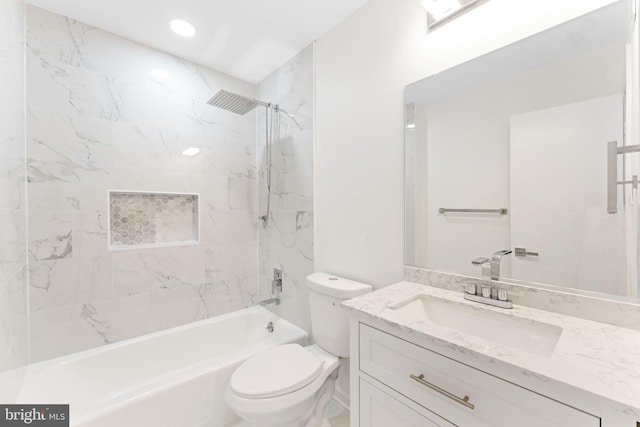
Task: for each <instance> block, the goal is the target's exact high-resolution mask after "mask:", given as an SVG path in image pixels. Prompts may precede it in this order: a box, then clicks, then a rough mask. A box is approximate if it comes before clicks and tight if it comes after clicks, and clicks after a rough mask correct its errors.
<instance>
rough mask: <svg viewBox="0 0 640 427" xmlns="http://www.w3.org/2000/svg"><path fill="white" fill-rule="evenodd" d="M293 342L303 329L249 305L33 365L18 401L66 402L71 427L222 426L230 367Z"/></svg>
mask: <svg viewBox="0 0 640 427" xmlns="http://www.w3.org/2000/svg"><path fill="white" fill-rule="evenodd" d="M268 322H273V324H274V328H275V329H274V331H273V333H270V332H268V331H267V329H266V327H267V323H268ZM290 342H297V343H299V344H301V345H306V344H307V333H306V332H305V331H303V330H302V329H300V328H298V327H296V326H294V325H292V324H291V323H289V322H287V321H285V320H284V319H280V318H279V317H277V316H275V315H274V314H272V313H271V312H269V311H268V310H265V309H264V308H262V307H251V308H248V309H245V310H241V311H237V312H234V313H230V314H226V315H223V316H218V317H215V318H212V319H208V320H203V321H200V322H196V323H192V324H189V325H185V326H180V327H177V328H173V329H169V330H166V331H162V332H157V333H153V334H150V335H145V336H142V337H139V338H135V339H131V340H127V341H123V342H120V343H116V344H111V345H108V346H105V347H101V348H97V349H93V350H88V351H83V352H81V353H77V354H73V355H70V356H64V357H61V358H58V359H54V360H49V361H45V362H41V363H37V364H34V365H31V366H29V368H28V371H27V376H26V379H25V383H24V387H23V389H22V393H21V395H20V398H19V402H21V403H48V404H53V403H68V404H70V405H71V406H70V411H71V416H70V419H71V425H72V426H74V427H116V426H117V427H147V426H148V427H196V426H197V427H205V426H206V427H222V426H224V425H225V424H228V423H230V422H232V421H234V420H235V419H236V417H235V415H234V414H233V412H231V410H230V409H229V408H228V407H227V405H226V403H225V400H224V392H225V389H226V387H227V384H228V382H229V378H230V377H231V374H232V373H233V371H234V369H235V368H236V367H237V366H238V365H239V364H240V363H242V361H244V360H246V359H247V358H248V357H249V356H251V355H253V354H255V353H257V352H260V351H262V350H264V349H267V348H269V347H272V346H275V345H279V344H283V343H290ZM265 369H269V367H268V366H266V367H265Z"/></svg>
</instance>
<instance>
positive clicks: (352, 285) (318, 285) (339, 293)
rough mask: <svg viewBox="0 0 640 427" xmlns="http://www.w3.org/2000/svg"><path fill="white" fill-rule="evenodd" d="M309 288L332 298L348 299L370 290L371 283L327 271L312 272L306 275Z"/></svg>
mask: <svg viewBox="0 0 640 427" xmlns="http://www.w3.org/2000/svg"><path fill="white" fill-rule="evenodd" d="M307 285H308V286H309V289H311V290H314V291H315V292H318V293H320V294H323V295H327V296H330V297H333V298H340V299H350V298H355V297H357V296H360V295H362V294H366V293H367V292H371V290H372V287H371V285H367V284H366V283H361V282H356V281H354V280H349V279H345V278H342V277H338V276H335V275H333V274H327V273H313V274H310V275H308V276H307Z"/></svg>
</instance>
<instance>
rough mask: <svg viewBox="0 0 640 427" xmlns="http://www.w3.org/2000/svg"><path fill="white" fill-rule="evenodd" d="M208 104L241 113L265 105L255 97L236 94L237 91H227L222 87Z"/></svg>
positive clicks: (243, 113)
mask: <svg viewBox="0 0 640 427" xmlns="http://www.w3.org/2000/svg"><path fill="white" fill-rule="evenodd" d="M207 104H209V105H213V106H214V107H218V108H222V109H223V110H227V111H231V112H233V113H236V114H241V115H245V114H247V113H248V112H249V111H251V110H253V109H254V108H256V106H257V105H265V104H264V103H262V102H260V101H256V100H255V99H251V98H246V97H244V96H240V95H236V94H235V93H231V92H227V91H226V90H222V89H221V90H219V91H218V93H216V94H215V95H214V96H213V98H211V99H210V100H209V101H208V102H207Z"/></svg>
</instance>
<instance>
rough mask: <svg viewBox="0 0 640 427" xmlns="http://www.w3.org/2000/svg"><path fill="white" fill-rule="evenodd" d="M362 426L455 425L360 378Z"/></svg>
mask: <svg viewBox="0 0 640 427" xmlns="http://www.w3.org/2000/svg"><path fill="white" fill-rule="evenodd" d="M360 427H455V426H454V425H453V424H450V423H448V422H446V421H444V420H441V419H439V417H437V416H435V415H434V416H431V417H429V418H427V417H426V416H424V415H422V414H420V413H418V412H416V411H414V410H413V409H411V408H409V407H408V406H406V405H404V404H402V403H401V402H399V401H398V400H396V399H394V398H393V397H392V396H390V395H388V394H386V393H385V392H383V391H382V390H380V389H378V388H377V387H375V386H374V385H372V384H369V383H368V382H367V381H365V380H363V379H360Z"/></svg>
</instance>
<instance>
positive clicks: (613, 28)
mask: <svg viewBox="0 0 640 427" xmlns="http://www.w3.org/2000/svg"><path fill="white" fill-rule="evenodd" d="M631 15H632V14H631V2H630V1H617V2H614V3H612V4H610V5H608V6H605V7H603V8H601V9H598V10H595V11H593V12H591V13H589V14H587V15H584V16H581V17H579V18H576V19H574V20H571V21H568V22H565V23H563V24H561V25H559V26H557V27H553V28H550V29H548V30H545V31H543V32H541V33H538V34H536V35H534V36H531V37H529V38H526V39H523V40H521V41H519V42H516V43H514V44H512V45H509V46H506V47H504V48H501V49H499V50H496V51H494V52H491V53H489V54H487V55H484V56H481V57H479V58H476V59H474V60H472V61H469V62H467V63H464V64H462V65H459V66H456V67H454V68H451V69H449V70H446V71H444V72H441V73H439V74H436V75H433V76H430V77H427V78H425V79H423V80H420V81H418V82H415V83H413V84H411V85H409V86H407V88H406V90H405V104H406V105H405V109H406V110H405V113H406V114H405V117H406V123H405V153H406V154H405V174H406V178H405V204H406V206H405V212H406V215H405V224H406V225H405V262H406V264H407V265H411V266H418V267H424V268H430V269H434V270H440V271H448V272H455V273H462V274H474V275H479V274H480V272H481V271H480V267H478V266H474V265H472V261H473V260H474V259H477V258H479V257H484V258H490V257H491V255H492V254H493V253H495V252H496V251H499V250H506V249H509V250H512V251H513V253H511V254H510V255H507V256H505V257H503V260H502V265H501V278H511V279H516V280H518V281H526V282H536V283H543V284H550V285H556V286H563V287H570V288H576V289H581V290H589V291H598V292H604V293H607V294H614V295H620V296H631V297H635V296H637V292H638V274H637V271H638V208H637V205H636V187H637V185H635V184H634V183H633V182H634V179H633V176H634V175H635V176H638V175H640V172H639V171H640V168H639V167H638V158H637V157H639V155H638V154H633V153H631V154H625V155H616V153H615V147H614V154H613V157H612V161H613V162H614V165H613V166H617V170H618V175H617V177H614V181H613V190H611V189H610V190H609V191H613V192H614V193H615V195H616V196H617V201H618V202H617V207H618V209H617V210H618V213H616V214H610V213H608V210H607V197H608V195H607V173H608V171H607V168H608V167H609V169H610V170H611V164H609V165H608V164H607V144H608V143H609V142H611V141H616V142H615V144H616V145H617V147H623V146H625V144H627V141H625V123H627V121H625V117H631V112H630V107H629V105H630V104H631V102H630V97H629V96H626V94H625V91H626V90H627V88H628V86H629V85H628V84H627V79H628V78H633V79H634V81H635V80H637V76H630V72H629V70H630V69H632V67H628V65H627V63H628V61H627V60H626V58H627V57H628V56H629V55H630V53H629V52H630V50H629V52H628V49H627V43H628V34H629V32H630V29H631V28H632V25H631V20H632V16H631ZM636 50H638V47H637V46H635V49H634V52H633V54H631V55H633V56H634V57H635V58H636V61H637V53H636V52H635V51H636ZM636 114H637V113H636ZM619 151H620V150H619ZM631 151H633V150H631ZM615 169H616V167H614V168H613V170H615ZM616 180H617V181H621V183H620V184H618V183H616V182H615V181H616ZM636 183H637V182H636ZM609 196H611V195H609ZM516 248H517V250H516Z"/></svg>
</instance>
